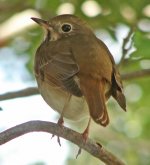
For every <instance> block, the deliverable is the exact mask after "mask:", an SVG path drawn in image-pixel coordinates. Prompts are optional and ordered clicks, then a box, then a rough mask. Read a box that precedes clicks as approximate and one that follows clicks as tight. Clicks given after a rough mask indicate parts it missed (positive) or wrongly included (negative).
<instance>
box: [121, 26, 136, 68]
mask: <svg viewBox="0 0 150 165" xmlns="http://www.w3.org/2000/svg"><path fill="white" fill-rule="evenodd" d="M132 35H133V28H130V30H129V32H128V34H127V36H126V37H125V38H124V39H123V43H122V56H121V60H120V62H119V64H118V66H120V65H121V63H122V62H123V61H124V59H125V57H126V55H127V54H128V52H129V51H130V50H131V48H132V41H131V42H130V43H129V41H130V39H131V37H132ZM128 43H129V44H130V45H129V46H128V48H126V46H127V44H128Z"/></svg>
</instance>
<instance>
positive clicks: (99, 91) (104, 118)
mask: <svg viewBox="0 0 150 165" xmlns="http://www.w3.org/2000/svg"><path fill="white" fill-rule="evenodd" d="M81 84H83V83H82V81H81ZM81 87H82V92H83V94H84V96H85V98H86V100H87V104H88V106H89V111H90V115H91V117H92V118H93V120H94V121H95V122H96V123H98V124H100V125H102V126H107V125H108V123H109V117H108V113H107V108H106V105H105V96H104V83H103V81H98V80H95V79H90V80H89V79H88V80H87V81H85V80H84V84H83V85H82V86H81Z"/></svg>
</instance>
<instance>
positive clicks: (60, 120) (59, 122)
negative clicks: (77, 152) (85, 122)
mask: <svg viewBox="0 0 150 165" xmlns="http://www.w3.org/2000/svg"><path fill="white" fill-rule="evenodd" d="M57 124H58V125H59V126H61V127H63V125H64V120H63V117H62V116H61V117H60V118H59V120H58V122H57ZM54 136H55V135H54V134H53V135H52V137H51V139H52V138H53V137H54ZM57 142H58V144H59V146H60V147H61V142H60V137H59V136H57Z"/></svg>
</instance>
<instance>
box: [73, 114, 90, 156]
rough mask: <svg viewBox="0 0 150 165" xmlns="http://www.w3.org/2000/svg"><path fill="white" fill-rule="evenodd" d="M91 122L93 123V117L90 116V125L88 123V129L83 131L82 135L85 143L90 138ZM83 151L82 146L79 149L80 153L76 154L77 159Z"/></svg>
mask: <svg viewBox="0 0 150 165" xmlns="http://www.w3.org/2000/svg"><path fill="white" fill-rule="evenodd" d="M90 123H91V117H90V118H89V121H88V125H87V127H86V129H85V130H84V132H83V133H82V137H83V140H84V142H85V143H86V141H87V139H88V135H89V129H90ZM81 151H82V148H81V147H80V148H79V150H78V153H77V155H76V159H77V158H78V156H79V155H80V154H81Z"/></svg>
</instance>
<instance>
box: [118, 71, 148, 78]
mask: <svg viewBox="0 0 150 165" xmlns="http://www.w3.org/2000/svg"><path fill="white" fill-rule="evenodd" d="M146 76H150V69H143V70H138V71H134V72H131V73H126V74H122V75H121V77H122V80H130V79H135V78H142V77H146Z"/></svg>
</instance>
